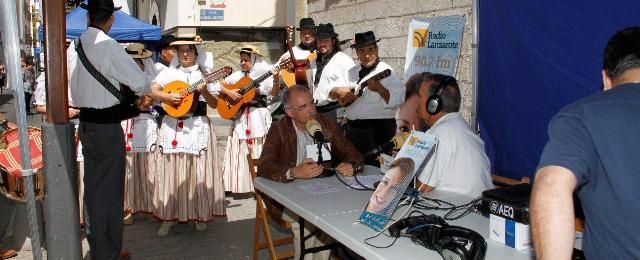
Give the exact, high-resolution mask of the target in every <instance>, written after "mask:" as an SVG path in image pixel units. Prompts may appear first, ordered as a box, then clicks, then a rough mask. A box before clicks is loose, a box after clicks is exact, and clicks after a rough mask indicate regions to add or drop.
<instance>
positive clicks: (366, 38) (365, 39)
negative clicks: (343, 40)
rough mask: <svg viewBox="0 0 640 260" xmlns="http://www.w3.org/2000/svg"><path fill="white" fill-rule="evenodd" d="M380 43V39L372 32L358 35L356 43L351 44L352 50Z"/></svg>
mask: <svg viewBox="0 0 640 260" xmlns="http://www.w3.org/2000/svg"><path fill="white" fill-rule="evenodd" d="M379 41H380V39H376V35H375V34H373V32H372V31H367V32H363V33H356V38H355V43H354V44H351V48H361V47H364V46H369V45H371V44H375V43H376V42H379Z"/></svg>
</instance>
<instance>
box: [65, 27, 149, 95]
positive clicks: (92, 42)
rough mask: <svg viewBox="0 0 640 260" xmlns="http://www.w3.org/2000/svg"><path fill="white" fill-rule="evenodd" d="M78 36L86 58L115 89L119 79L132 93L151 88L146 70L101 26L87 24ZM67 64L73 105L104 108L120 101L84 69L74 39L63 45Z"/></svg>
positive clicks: (146, 92) (146, 91)
mask: <svg viewBox="0 0 640 260" xmlns="http://www.w3.org/2000/svg"><path fill="white" fill-rule="evenodd" d="M80 40H81V41H82V47H83V49H84V53H85V54H86V56H87V59H88V60H89V62H91V64H93V66H94V67H95V68H96V70H98V71H99V72H100V73H101V74H102V75H103V76H104V77H105V78H107V80H109V82H111V83H112V84H113V85H114V86H115V87H116V88H117V89H120V83H122V84H125V85H127V86H129V88H131V90H132V91H133V92H135V93H136V95H144V94H148V93H149V92H150V91H151V90H150V84H149V81H148V79H147V77H146V74H145V73H143V72H142V70H140V67H138V65H137V64H136V63H135V61H133V59H132V58H131V56H129V54H127V52H126V51H125V50H124V48H122V46H121V45H120V44H119V43H118V42H116V41H115V40H114V39H111V37H109V36H108V35H106V34H105V33H104V32H103V31H102V30H100V29H96V28H93V27H89V28H87V31H86V32H84V33H83V34H82V35H80ZM67 67H68V71H67V73H68V78H69V88H70V89H71V97H72V98H73V101H74V103H75V104H76V106H78V107H87V108H107V107H111V106H113V105H116V104H118V103H120V102H119V101H118V99H117V98H116V97H115V96H113V94H111V92H109V91H108V90H107V89H105V87H104V86H102V84H100V82H98V81H97V80H96V79H95V78H94V77H93V76H91V74H89V72H88V71H87V69H85V67H84V65H82V62H81V61H80V58H79V57H78V53H77V52H76V49H75V44H74V43H71V46H69V48H68V49H67Z"/></svg>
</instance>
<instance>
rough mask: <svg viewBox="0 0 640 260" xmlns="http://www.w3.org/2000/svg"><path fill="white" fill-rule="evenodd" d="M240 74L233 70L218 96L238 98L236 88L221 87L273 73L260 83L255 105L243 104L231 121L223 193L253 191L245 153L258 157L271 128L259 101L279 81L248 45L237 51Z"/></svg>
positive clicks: (273, 91) (271, 93)
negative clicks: (237, 114)
mask: <svg viewBox="0 0 640 260" xmlns="http://www.w3.org/2000/svg"><path fill="white" fill-rule="evenodd" d="M239 54H240V69H241V70H240V71H236V72H234V73H233V74H231V75H230V76H229V77H227V78H225V79H224V81H223V82H222V83H223V84H222V86H221V87H220V90H221V93H223V94H225V95H227V96H229V97H230V98H232V99H234V100H235V99H239V98H241V97H242V96H241V95H240V94H238V92H237V89H234V90H231V89H228V88H226V87H225V86H224V85H227V86H228V85H233V84H234V83H236V82H237V81H239V80H240V79H241V78H243V77H246V76H248V77H250V78H251V79H253V80H255V79H257V78H259V77H260V76H263V75H265V74H266V73H269V72H270V70H271V73H272V74H273V75H272V76H270V77H267V78H266V79H264V80H263V81H262V82H260V84H259V86H258V89H257V93H256V96H261V97H259V98H258V99H259V100H258V101H257V102H252V103H251V104H248V105H245V107H244V108H242V109H241V110H240V112H239V113H240V114H239V117H238V118H237V119H236V120H234V121H233V124H232V126H231V134H230V135H229V138H228V139H227V147H226V151H225V153H224V165H223V167H222V171H223V172H224V182H225V190H226V191H230V192H233V193H246V192H253V184H252V181H251V175H250V173H249V165H248V163H247V154H249V153H250V154H251V156H252V157H253V158H260V153H261V152H262V144H263V143H264V137H265V136H266V135H267V132H268V130H269V126H271V113H270V112H269V110H268V109H267V108H266V104H265V102H263V101H260V99H262V100H264V99H266V97H265V96H271V97H272V96H275V95H276V94H277V93H278V91H279V90H280V82H279V80H280V78H279V77H278V70H277V69H273V68H272V66H271V65H269V64H267V63H266V62H265V61H264V59H263V58H262V55H261V54H260V51H259V50H258V48H257V47H255V46H252V45H245V46H243V47H242V48H241V49H240V51H239Z"/></svg>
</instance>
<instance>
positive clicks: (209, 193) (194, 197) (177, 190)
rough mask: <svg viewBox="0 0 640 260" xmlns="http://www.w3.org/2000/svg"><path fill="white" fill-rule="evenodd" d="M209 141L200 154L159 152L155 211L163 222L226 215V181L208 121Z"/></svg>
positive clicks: (204, 218) (212, 131)
mask: <svg viewBox="0 0 640 260" xmlns="http://www.w3.org/2000/svg"><path fill="white" fill-rule="evenodd" d="M209 127H210V129H211V131H210V132H209V144H208V146H207V149H206V151H203V152H202V154H200V155H194V154H187V153H170V154H160V156H158V158H159V159H158V160H157V163H156V178H155V185H154V187H155V188H154V193H153V194H154V195H153V201H154V204H155V208H154V210H153V214H154V215H155V216H156V217H157V218H159V219H161V220H164V221H181V222H185V221H190V220H197V221H210V220H212V219H213V218H214V217H224V216H226V211H225V206H224V198H225V197H224V196H225V195H224V184H223V182H222V171H221V170H220V164H219V162H218V153H217V150H216V143H217V140H216V135H215V134H214V130H213V126H212V125H211V121H210V120H209Z"/></svg>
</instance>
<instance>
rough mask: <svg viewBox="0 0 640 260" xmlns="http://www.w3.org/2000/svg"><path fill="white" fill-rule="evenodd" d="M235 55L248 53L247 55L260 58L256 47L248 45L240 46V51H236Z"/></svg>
mask: <svg viewBox="0 0 640 260" xmlns="http://www.w3.org/2000/svg"><path fill="white" fill-rule="evenodd" d="M236 53H248V54H255V55H258V56H262V54H261V53H260V50H259V49H258V47H256V46H253V45H250V44H246V45H242V47H241V48H240V50H238V51H236Z"/></svg>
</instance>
